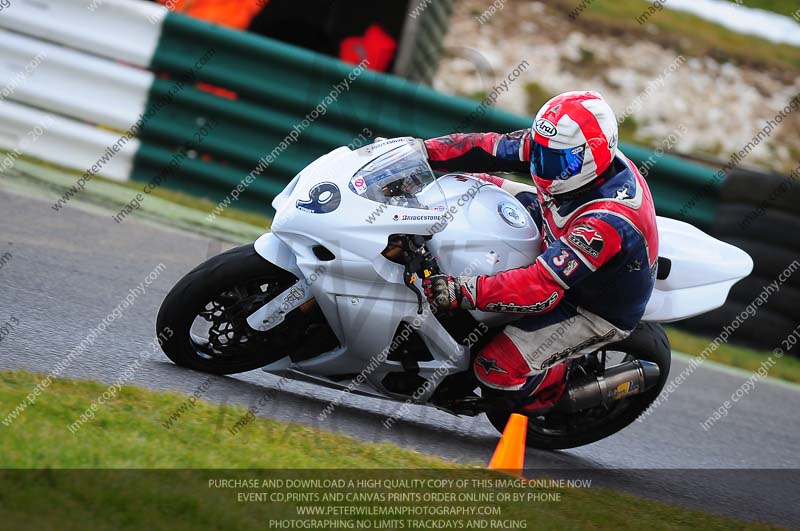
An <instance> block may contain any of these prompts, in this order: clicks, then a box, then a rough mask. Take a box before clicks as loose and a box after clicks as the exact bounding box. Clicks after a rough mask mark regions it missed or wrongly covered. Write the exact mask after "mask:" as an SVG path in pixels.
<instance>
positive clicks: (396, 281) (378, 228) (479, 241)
mask: <svg viewBox="0 0 800 531" xmlns="http://www.w3.org/2000/svg"><path fill="white" fill-rule="evenodd" d="M415 145H416V144H415V142H414V140H413V139H410V138H399V139H391V140H384V141H381V142H378V143H376V144H372V145H370V146H366V147H363V148H361V149H359V150H357V151H351V150H350V149H348V148H346V147H342V148H339V149H337V150H335V151H333V152H331V153H329V154H328V155H325V156H323V157H321V158H320V159H318V160H316V161H315V162H313V163H312V164H311V165H309V166H308V167H307V168H305V169H304V170H303V171H302V172H301V173H300V174H298V175H297V176H296V177H295V178H294V179H293V180H292V182H291V183H289V185H287V187H286V189H285V190H284V191H283V192H282V193H281V194H280V195H279V196H277V197H276V198H275V200H274V201H273V206H274V208H275V210H276V215H275V218H274V221H273V223H272V232H271V233H269V234H266V235H264V236H262V237H261V238H259V240H257V241H256V243H255V248H256V251H257V252H258V253H259V254H260V255H261V256H263V257H264V258H265V259H267V260H269V261H270V262H272V263H274V264H276V265H278V266H279V267H282V268H284V269H286V270H288V271H290V272H292V273H293V274H295V275H296V276H297V277H298V278H300V279H302V280H304V281H305V283H306V284H307V286H308V288H309V289H310V291H311V292H312V293H313V296H314V297H315V298H316V300H317V302H318V304H319V306H320V308H321V309H322V311H323V313H324V314H325V316H326V318H327V320H328V322H329V323H330V325H331V327H332V329H333V331H334V333H335V334H336V335H337V337H338V339H339V342H340V344H341V347H340V348H338V349H337V350H335V351H332V352H328V353H326V354H322V355H320V356H317V357H315V358H312V359H309V360H304V361H300V362H298V363H296V364H294V365H293V367H294V368H295V369H297V370H299V371H302V372H305V373H308V374H315V375H320V376H332V375H346V374H351V375H354V374H358V373H361V372H362V370H364V369H365V368H368V369H369V370H367V371H364V373H365V375H366V379H367V381H368V382H369V383H370V384H371V385H372V386H374V387H375V388H376V389H378V390H380V391H381V392H382V393H384V394H387V395H389V396H395V397H398V398H407V396H403V395H396V394H393V393H391V392H389V391H388V390H387V389H386V388H385V387H384V386H383V384H382V381H383V379H384V377H385V376H386V375H387V374H388V373H390V372H401V371H403V367H402V364H401V363H400V362H399V361H393V360H389V359H386V358H387V353H388V348H387V347H388V345H390V344H391V343H392V340H393V338H394V337H395V333H396V331H397V329H398V327H399V326H400V325H401V324H402V323H403V322H406V323H409V324H412V325H413V327H414V328H415V329H416V331H417V333H418V334H419V336H420V337H421V339H422V340H423V341H424V343H425V344H426V346H427V347H428V349H429V350H430V352H431V355H432V357H433V360H432V361H421V362H419V367H420V370H419V376H420V377H421V378H423V379H425V380H427V381H429V382H431V384H432V385H428V386H425V387H424V388H420V390H419V391H418V392H417V393H415V394H414V396H413V397H412V398H413V399H414V400H416V401H417V402H426V401H428V399H429V398H430V396H431V395H432V393H433V391H434V390H435V388H436V385H438V383H440V382H441V380H442V379H443V378H444V377H445V376H446V375H448V374H451V373H455V372H460V371H464V370H467V369H468V364H469V351H468V349H467V348H466V347H465V346H464V345H461V344H459V343H457V342H456V341H455V340H454V339H453V338H452V337H451V336H450V335H449V333H448V332H447V331H446V330H445V329H444V327H442V325H441V324H440V323H439V322H438V321H437V320H436V318H435V317H433V316H431V314H430V311H429V307H428V305H427V303H424V308H425V312H424V313H423V314H422V315H419V314H418V313H417V309H418V306H417V299H416V296H415V294H414V293H413V292H412V291H411V290H410V289H408V288H407V287H406V286H405V285H404V283H403V266H401V265H400V264H397V263H394V262H392V261H390V260H389V259H387V258H385V257H384V256H383V255H382V254H381V253H382V251H383V250H384V249H385V248H386V246H387V241H388V238H389V236H390V235H392V234H420V235H431V234H432V235H433V238H432V239H431V240H430V242H429V243H428V248H429V249H430V250H431V252H432V253H433V254H434V255H435V256H437V257H438V260H439V264H440V266H441V269H442V270H443V271H445V272H448V273H449V274H452V275H462V274H463V275H483V274H493V273H497V272H499V271H504V270H508V269H513V268H517V267H524V266H526V265H529V264H531V263H533V262H534V260H535V259H536V257H537V256H538V254H539V252H540V247H541V237H540V235H539V232H538V230H537V228H536V227H535V225H534V223H533V220H532V219H531V217H530V215H529V214H528V212H527V211H526V210H525V208H524V207H523V206H522V205H521V204H520V203H519V202H518V201H517V200H516V199H515V198H514V197H513V196H511V195H510V194H508V193H507V192H505V191H503V190H501V189H500V188H498V187H496V186H494V185H489V184H485V183H482V182H481V181H478V180H476V179H474V178H471V177H467V176H461V175H449V176H445V177H441V178H440V179H438V180H433V182H431V183H429V184H427V185H426V186H425V187H424V189H422V190H418V191H417V192H416V198H417V199H418V204H417V206H416V208H411V207H408V206H397V205H394V204H383V203H378V202H377V201H374V200H372V199H368V198H367V197H366V196H367V195H368V194H366V193H363V192H364V190H365V189H364V188H363V186H364V183H363V181H361V182H359V181H358V179H357V177H358V174H360V173H361V172H360V171H359V170H362V168H365V166H367V165H368V164H369V163H371V162H372V161H374V160H375V159H376V158H377V157H379V156H381V155H384V154H388V153H389V152H393V151H395V150H398V149H406V150H408V149H409V148H410V147H412V146H415ZM425 165H426V166H427V162H425ZM321 190H322V192H320V191H321ZM357 191H360V192H362V193H357ZM314 197H316V198H317V199H318V201H316V202H315V204H314V205H312V206H313V208H310V207H308V205H309V200H310V199H313V198H314ZM659 228H660V229H661V230H662V233H661V238H662V248H663V250H664V253H662V254H663V255H665V256H667V257H668V258H670V259H671V260H672V273H671V274H670V276H669V277H668V278H667V279H666V280H664V281H658V283H657V290H656V293H655V294H654V296H653V301H652V303H651V304H650V305H649V306H648V309H647V315H646V318H647V319H648V320H659V321H670V320H675V319H680V318H684V317H688V316H690V315H696V314H698V313H702V312H703V311H708V310H710V309H712V308H714V307H716V306H719V305H720V304H722V302H724V300H725V297H726V295H727V291H728V289H729V288H730V286H731V285H732V284H733V283H734V282H735V281H736V280H737V279H739V278H742V277H744V276H746V275H747V274H748V273H749V271H750V269H751V267H752V262H751V261H750V259H749V257H748V256H747V255H746V254H745V253H743V252H742V251H739V250H738V249H736V248H734V247H731V246H729V245H726V244H723V243H722V242H718V241H717V240H715V239H713V238H711V237H709V236H707V235H705V234H703V233H702V232H700V231H698V230H697V229H694V228H693V227H691V226H688V225H686V224H683V223H679V222H675V221H672V220H665V219H659ZM315 246H323V247H324V248H325V249H327V250H328V251H330V253H332V255H333V258H332V259H330V256H325V254H324V253H317V254H315V251H314V248H315ZM317 251H319V249H317ZM318 255H320V256H321V258H320V257H318ZM326 258H327V259H326ZM263 313H264V312H262V314H260V315H256V314H254V315H253V316H251V319H249V322H250V323H251V325H256V326H254V327H255V328H258V326H257V325H258V323H259V317H263ZM473 315H474V317H475V318H476V319H477V320H479V321H481V322H485V323H487V324H488V325H490V326H493V325H497V324H502V323H504V322H509V321H511V320H513V319H515V318H518V317H519V316H515V315H507V314H496V313H484V312H478V311H476V312H473ZM261 320H262V321H263V319H261ZM279 365H281V366H285V363H283V364H280V362H279V364H276V365H275V367H278V366H279ZM265 370H269V367H268V368H266V369H265Z"/></svg>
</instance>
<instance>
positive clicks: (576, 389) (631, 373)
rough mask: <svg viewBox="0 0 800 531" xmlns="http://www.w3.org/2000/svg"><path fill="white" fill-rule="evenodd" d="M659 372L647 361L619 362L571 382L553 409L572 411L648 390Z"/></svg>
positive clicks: (655, 365) (655, 366)
mask: <svg viewBox="0 0 800 531" xmlns="http://www.w3.org/2000/svg"><path fill="white" fill-rule="evenodd" d="M660 373H661V371H660V370H659V368H658V365H657V364H656V363H653V362H650V361H644V360H634V361H627V362H625V363H621V364H620V365H616V366H614V367H611V368H610V369H607V370H606V372H605V374H603V376H599V377H597V378H591V379H589V380H579V381H577V382H575V383H573V384H570V386H569V387H568V388H567V390H566V392H565V393H564V396H563V397H562V398H561V400H559V401H558V405H557V406H556V408H557V409H560V410H562V411H570V412H571V411H582V410H584V409H590V408H593V407H597V406H599V405H609V404H611V403H613V402H615V401H617V400H620V399H622V398H625V397H628V396H632V395H637V394H639V393H644V392H645V391H647V390H649V389H651V388H652V387H653V386H655V385H656V383H657V382H658V377H659V375H660Z"/></svg>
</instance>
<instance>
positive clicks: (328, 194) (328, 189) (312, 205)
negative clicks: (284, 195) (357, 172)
mask: <svg viewBox="0 0 800 531" xmlns="http://www.w3.org/2000/svg"><path fill="white" fill-rule="evenodd" d="M341 202H342V194H341V193H340V192H339V187H338V186H336V185H335V184H333V183H329V182H324V183H319V184H318V185H316V186H314V188H312V189H311V190H309V192H308V199H298V200H297V204H296V205H295V206H296V207H297V209H298V210H302V211H303V212H310V213H311V214H327V213H329V212H333V211H334V210H336V209H337V208H339V203H341Z"/></svg>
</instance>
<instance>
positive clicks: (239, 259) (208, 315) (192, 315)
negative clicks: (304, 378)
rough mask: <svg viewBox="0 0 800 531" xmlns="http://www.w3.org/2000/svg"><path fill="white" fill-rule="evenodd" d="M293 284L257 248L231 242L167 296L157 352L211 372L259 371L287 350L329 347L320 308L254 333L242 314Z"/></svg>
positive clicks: (290, 277) (159, 322) (298, 312)
mask: <svg viewBox="0 0 800 531" xmlns="http://www.w3.org/2000/svg"><path fill="white" fill-rule="evenodd" d="M296 281H297V278H296V277H295V276H294V275H292V274H291V273H289V272H287V271H285V270H283V269H281V268H279V267H277V266H275V265H274V264H271V263H270V262H268V261H267V260H265V259H264V258H262V257H261V256H259V255H258V253H256V251H255V249H254V248H253V245H252V244H250V245H244V246H241V247H236V248H234V249H231V250H229V251H227V252H224V253H222V254H220V255H218V256H215V257H213V258H211V259H209V260H207V261H206V262H204V263H202V264H200V265H199V266H197V267H196V268H195V269H194V270H192V271H191V272H189V273H188V274H187V275H186V276H185V277H183V278H182V279H181V280H180V281H179V282H178V283H177V284H176V285H175V287H173V288H172V290H171V291H170V292H169V293H168V294H167V296H166V298H165V299H164V302H163V303H162V304H161V309H160V310H159V312H158V318H157V324H156V327H157V330H156V333H160V332H162V331H164V330H165V329H167V328H168V329H170V330H171V332H172V333H171V335H170V334H166V335H170V338H169V339H168V340H167V341H165V342H164V344H163V345H162V349H163V351H164V353H165V354H166V355H167V357H168V358H169V359H171V360H172V361H173V362H175V363H176V364H178V365H181V366H183V367H188V368H190V369H195V370H199V371H203V372H207V373H212V374H234V373H239V372H245V371H250V370H253V369H258V368H260V367H263V366H265V365H268V364H270V363H272V362H275V361H277V360H279V359H281V358H283V357H285V356H287V355H290V354H291V355H292V356H295V355H297V354H298V353H301V354H305V356H304V357H309V356H308V354H307V353H306V352H304V351H305V350H308V349H309V348H311V349H316V350H318V351H319V352H324V351H325V350H327V349H329V348H332V346H331V345H330V344H329V343H331V337H332V333H331V331H330V328H329V327H328V326H327V324H326V323H325V321H324V318H322V317H321V314H320V313H319V310H318V309H312V310H311V311H308V312H302V311H301V310H300V309H296V310H294V311H293V312H291V313H290V314H289V315H288V316H286V318H285V320H284V321H283V322H282V323H281V324H279V325H278V326H276V327H275V328H273V329H271V330H269V331H266V332H260V331H257V330H254V329H252V328H251V327H250V326H249V325H248V324H247V317H248V316H249V315H250V314H252V313H253V312H254V311H256V310H257V309H258V308H260V307H261V306H263V305H264V304H266V303H267V302H269V301H271V300H272V299H273V298H275V297H276V296H277V295H279V294H281V293H283V292H284V291H285V290H286V289H287V288H289V287H290V286H291V285H292V284H294V283H295V282H296Z"/></svg>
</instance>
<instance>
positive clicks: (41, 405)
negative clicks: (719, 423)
mask: <svg viewBox="0 0 800 531" xmlns="http://www.w3.org/2000/svg"><path fill="white" fill-rule="evenodd" d="M39 379H40V377H38V376H35V375H32V374H29V373H24V372H0V403H2V404H4V405H5V406H6V407H5V408H4V409H6V410H8V409H9V408H11V407H12V406H13V405H15V404H17V403H19V401H21V400H22V399H23V398H24V397H25V396H26V395H27V394H28V393H29V392H30V391H31V389H32V388H33V386H34V385H35V384H36V382H37V381H38V380H39ZM105 389H106V387H105V386H103V385H101V384H98V383H94V382H85V381H71V380H64V379H58V380H54V381H53V383H52V385H50V387H49V388H48V389H47V390H46V391H45V392H44V393H43V394H41V395H40V396H39V398H38V400H37V402H36V403H35V404H34V405H33V406H31V407H30V408H29V409H28V410H26V411H25V412H24V413H23V414H22V415H21V416H20V417H18V418H17V420H16V421H15V422H14V423H13V424H12V425H11V427H10V428H9V427H5V426H0V430H2V433H3V435H2V437H0V461H1V463H0V464H2V467H4V468H6V469H9V468H12V469H13V468H36V469H40V470H38V471H20V470H16V471H15V470H3V471H2V472H0V515H2V519H3V520H2V521H3V527H4V528H5V529H59V530H73V529H74V530H93V529H170V530H184V529H185V530H190V529H267V528H269V527H268V521H269V519H275V518H291V517H292V516H295V515H296V509H295V506H296V505H300V504H299V503H274V502H269V501H265V502H259V503H241V502H238V501H237V492H242V491H245V492H246V491H255V492H259V491H263V490H265V489H259V488H256V489H241V488H240V489H222V488H213V487H211V486H209V483H208V481H209V479H223V478H224V479H230V478H239V479H251V478H258V479H259V480H261V479H266V478H270V477H272V478H274V477H284V478H293V477H294V478H297V477H304V478H333V477H345V478H350V479H360V478H383V479H387V478H389V477H402V478H423V479H441V478H454V479H458V478H466V477H470V478H482V479H486V478H499V477H503V476H497V475H495V474H494V473H490V472H486V471H483V470H481V469H479V468H477V467H465V466H461V465H455V464H452V463H448V462H446V461H442V460H439V459H436V458H432V457H427V456H424V455H422V454H419V453H416V452H413V451H409V450H405V449H401V448H399V447H397V446H393V445H390V444H372V443H364V442H361V441H358V440H356V439H353V438H350V437H347V436H343V435H337V434H333V433H328V432H324V431H320V430H316V429H312V428H309V427H304V426H299V425H290V424H285V423H281V422H277V421H274V420H269V419H256V420H255V421H254V422H253V423H252V424H251V425H249V426H248V427H247V428H245V429H244V430H243V431H242V432H241V433H239V434H238V435H235V436H234V435H231V434H230V433H229V432H228V431H227V429H226V428H227V426H229V425H231V424H232V423H233V422H234V421H235V420H236V419H238V418H239V417H240V416H241V415H243V414H244V413H245V409H244V408H241V407H228V408H224V407H222V406H217V405H212V404H209V403H205V402H202V401H198V402H197V404H196V406H195V407H194V408H193V409H190V410H189V411H188V412H186V413H185V414H184V415H183V417H181V418H180V419H179V420H178V421H177V422H176V423H175V424H174V425H173V427H172V429H169V430H168V429H166V428H164V427H163V426H162V422H163V421H164V420H165V419H166V418H168V417H169V415H170V414H171V413H172V412H173V411H175V410H176V409H177V408H178V407H180V405H181V404H182V403H184V401H185V399H186V397H185V396H183V395H179V394H175V393H157V392H151V391H145V390H142V389H138V388H134V387H123V388H122V389H121V390H120V392H119V393H118V394H117V397H116V398H114V399H112V400H111V401H110V402H108V403H107V404H104V405H103V406H101V407H100V408H99V410H98V412H97V414H96V415H97V416H96V418H95V419H94V421H92V422H89V423H88V424H86V425H84V426H83V427H82V428H81V429H80V430H79V431H78V432H77V433H76V434H72V433H70V432H69V431H68V430H67V426H68V425H69V424H71V423H72V422H73V421H74V420H75V418H76V417H77V416H78V415H80V414H81V413H82V412H84V411H85V409H86V407H87V406H89V405H90V404H91V403H92V401H94V400H95V399H96V398H97V397H98V395H100V394H101V393H102V392H103V391H104V390H105ZM70 467H71V468H90V469H91V468H95V469H100V468H104V469H105V468H110V469H113V468H125V469H131V468H140V467H141V468H162V469H167V470H161V471H152V472H144V471H138V472H137V471H132V470H119V471H116V472H115V471H109V470H106V471H100V470H94V471H83V472H82V471H79V470H71V471H64V470H55V469H62V468H70ZM181 468H190V469H193V470H169V469H181ZM213 468H224V469H226V470H224V471H218V472H215V471H213V470H209V469H213ZM267 468H269V469H300V468H303V469H308V468H314V469H317V470H313V471H308V470H307V471H306V472H303V471H296V470H295V471H293V472H291V473H289V472H280V471H275V470H272V471H267V470H264V469H267ZM369 468H380V469H381V470H380V471H372V472H370V471H368V470H364V469H369ZM42 469H44V470H42ZM203 469H205V470H203ZM237 469H238V470H237ZM257 469H261V470H257ZM323 469H328V470H323ZM330 469H338V470H339V471H338V472H337V471H334V470H330ZM387 469H396V471H395V472H391V471H389V470H387ZM409 469H414V470H416V471H409ZM293 490H294V491H295V492H297V491H298V489H293ZM279 491H280V492H284V490H283V489H282V490H279ZM325 491H330V489H325V490H324V491H323V492H325ZM362 491H363V490H362ZM426 491H427V492H430V491H429V490H425V491H423V492H426ZM432 492H444V491H437V490H436V489H433V490H432ZM497 492H499V490H497ZM548 492H558V493H561V496H562V498H561V501H560V502H557V503H542V502H540V503H530V502H526V503H511V502H502V503H499V504H491V505H496V506H499V507H500V509H501V510H502V518H503V519H524V520H526V521H527V522H528V526H527V528H528V529H559V530H562V529H566V530H578V529H587V530H595V529H626V528H628V526H629V524H630V522H632V521H633V522H637V526H639V527H642V528H646V529H652V530H679V529H687V530H688V529H704V530H723V529H726V530H729V529H754V530H761V529H777V528H776V527H771V526H767V525H760V524H752V523H743V522H738V521H735V520H731V519H727V518H722V517H719V516H713V515H709V514H705V513H702V512H700V511H693V510H685V509H682V508H677V507H673V506H670V505H667V504H663V503H658V502H653V501H649V500H643V499H639V498H636V497H634V496H630V495H627V494H622V493H618V492H615V491H611V490H607V489H601V488H591V489H569V488H556V489H548ZM306 505H308V504H306ZM312 505H313V504H312ZM317 505H319V504H317ZM322 505H326V504H322ZM484 505H485V504H484ZM576 508H580V509H579V510H577V509H576ZM446 519H447V520H450V521H452V517H447V518H446ZM405 528H406V529H410V528H411V527H408V526H406V527H405Z"/></svg>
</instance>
